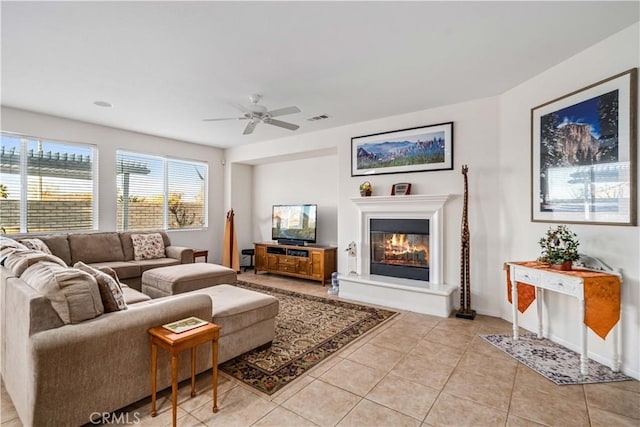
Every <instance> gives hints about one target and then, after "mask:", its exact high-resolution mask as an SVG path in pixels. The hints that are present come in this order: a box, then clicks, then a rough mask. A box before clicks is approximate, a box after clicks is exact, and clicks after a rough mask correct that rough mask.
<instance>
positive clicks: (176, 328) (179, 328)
mask: <svg viewBox="0 0 640 427" xmlns="http://www.w3.org/2000/svg"><path fill="white" fill-rule="evenodd" d="M207 323H208V322H206V321H204V320H202V319H199V318H197V317H187V318H186V319H181V320H176V321H175V322H171V323H166V324H164V325H162V327H163V328H165V329H168V330H170V331H171V332H173V333H175V334H179V333H181V332H185V331H190V330H191V329H195V328H198V327H200V326H204V325H206V324H207Z"/></svg>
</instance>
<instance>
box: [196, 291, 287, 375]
mask: <svg viewBox="0 0 640 427" xmlns="http://www.w3.org/2000/svg"><path fill="white" fill-rule="evenodd" d="M190 293H191V294H195V293H198V294H207V295H209V296H210V297H211V300H212V301H213V320H212V322H213V323H215V324H216V325H219V326H221V327H222V329H221V330H220V341H219V343H220V346H219V347H218V361H219V363H223V362H225V361H227V360H229V359H232V358H234V357H236V356H239V355H241V354H242V353H245V352H247V351H249V350H253V349H254V348H257V347H260V346H263V345H265V344H269V343H271V341H273V339H274V337H275V334H276V316H277V315H278V311H279V309H280V306H279V302H278V299H277V298H276V297H272V296H271V295H267V294H263V293H261V292H256V291H252V290H249V289H243V288H239V287H237V286H231V285H219V286H213V287H211V288H206V289H200V290H197V291H193V292H190Z"/></svg>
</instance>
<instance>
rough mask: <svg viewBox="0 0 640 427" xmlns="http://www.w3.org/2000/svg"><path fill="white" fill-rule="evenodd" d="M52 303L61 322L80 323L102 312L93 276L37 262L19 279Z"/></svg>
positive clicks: (45, 262) (76, 270)
mask: <svg viewBox="0 0 640 427" xmlns="http://www.w3.org/2000/svg"><path fill="white" fill-rule="evenodd" d="M20 278H21V279H22V280H24V281H25V282H26V283H27V284H28V285H29V286H30V287H32V288H33V289H35V290H36V291H38V292H39V293H40V294H42V295H43V296H44V297H45V298H47V299H48V300H49V301H50V302H51V307H53V309H54V310H55V311H56V313H57V314H58V316H59V317H60V320H62V321H63V322H64V323H66V324H69V323H80V322H83V321H85V320H89V319H93V318H94V317H98V316H100V315H101V314H102V313H103V312H104V306H103V305H102V300H101V299H100V290H99V289H98V284H97V282H96V279H94V278H93V276H92V275H90V274H88V273H85V272H84V271H81V270H79V269H77V268H71V267H63V266H61V265H58V264H56V263H53V262H49V261H43V262H38V263H36V264H34V265H32V266H31V267H29V268H27V269H26V270H25V272H24V273H23V274H22V276H21V277H20Z"/></svg>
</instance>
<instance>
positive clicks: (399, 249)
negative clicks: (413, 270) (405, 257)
mask: <svg viewBox="0 0 640 427" xmlns="http://www.w3.org/2000/svg"><path fill="white" fill-rule="evenodd" d="M384 249H385V252H386V253H390V254H393V255H400V254H404V253H413V252H418V251H421V250H424V251H428V248H427V246H425V245H419V246H417V245H415V244H412V243H411V242H409V240H408V239H407V235H406V234H395V233H394V234H393V235H392V236H391V238H390V239H389V240H387V242H386V245H385V248H384ZM427 253H428V252H427Z"/></svg>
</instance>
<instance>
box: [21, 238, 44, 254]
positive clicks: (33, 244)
mask: <svg viewBox="0 0 640 427" xmlns="http://www.w3.org/2000/svg"><path fill="white" fill-rule="evenodd" d="M18 242H20V243H22V244H23V245H25V246H26V247H27V248H29V249H33V250H34V251H40V252H44V253H45V254H51V250H50V249H49V246H47V244H46V243H45V242H43V241H42V240H40V239H20V240H18Z"/></svg>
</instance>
